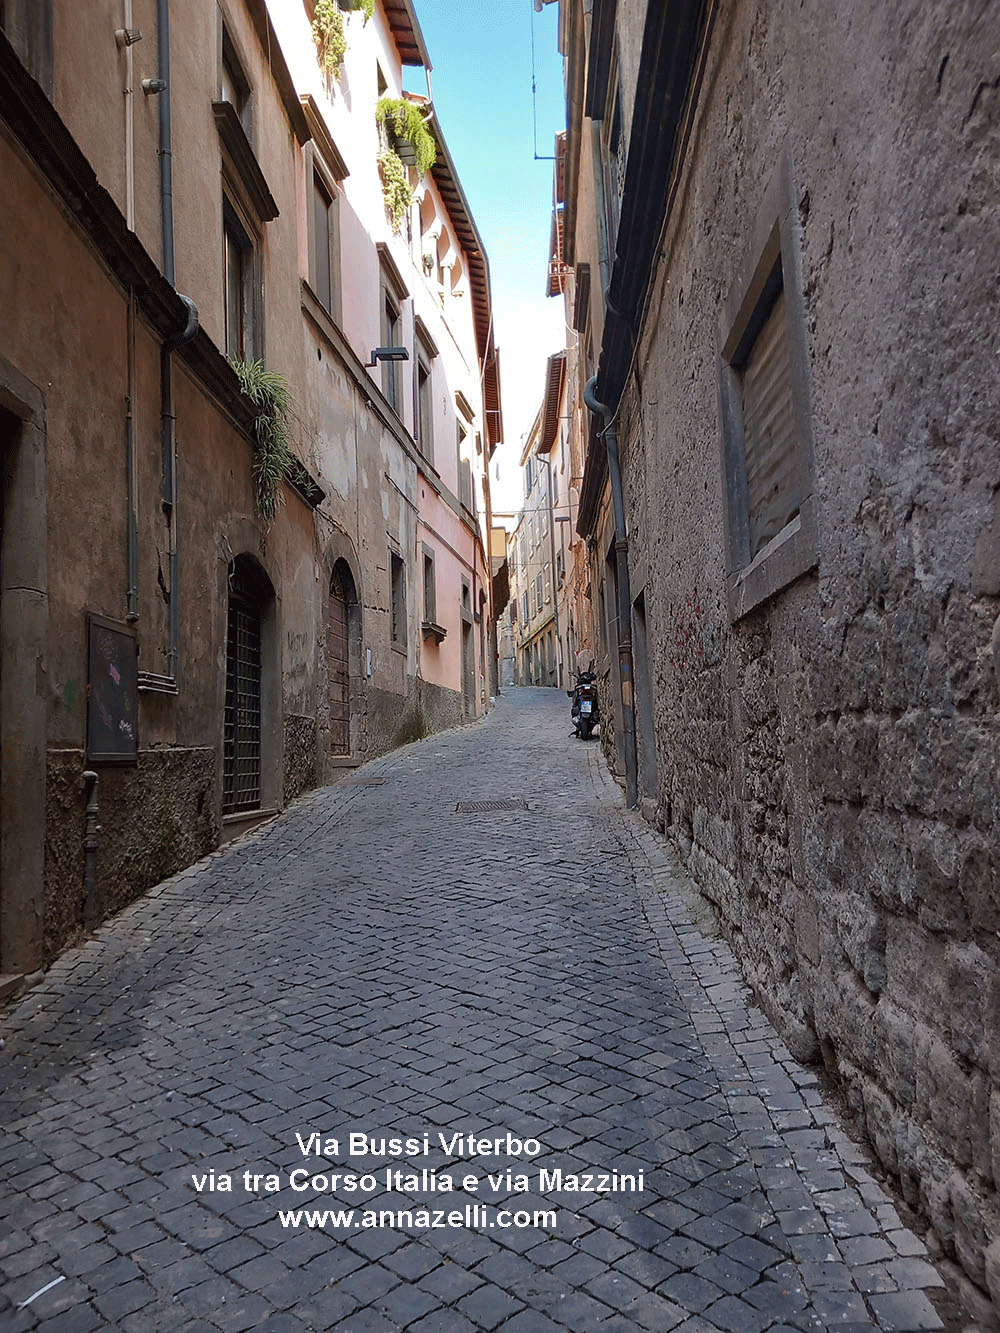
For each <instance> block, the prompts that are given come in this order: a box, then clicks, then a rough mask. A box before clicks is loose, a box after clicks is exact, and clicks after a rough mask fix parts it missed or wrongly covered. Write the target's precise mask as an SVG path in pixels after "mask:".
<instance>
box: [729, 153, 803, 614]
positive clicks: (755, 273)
mask: <svg viewBox="0 0 1000 1333" xmlns="http://www.w3.org/2000/svg"><path fill="white" fill-rule="evenodd" d="M776 284H780V285H779V286H777V289H776ZM782 289H783V291H784V295H785V319H786V330H785V331H786V336H787V342H788V349H789V361H790V365H789V384H790V389H791V398H792V417H793V424H794V432H795V439H796V444H797V447H796V451H795V464H794V475H795V478H796V486H797V490H798V494H799V495H800V496H801V500H800V503H799V512H798V513H797V514H796V515H795V516H794V517H793V518H792V519H791V520H790V521H789V522H788V523H787V524H786V525H785V526H784V527H783V528H782V530H781V531H780V532H779V533H777V534H776V536H774V537H773V538H772V539H771V540H770V541H769V542H768V543H767V544H766V545H765V546H764V547H763V549H762V550H761V551H759V552H758V553H757V555H756V556H753V557H751V552H750V519H749V501H748V497H747V480H746V441H745V437H744V426H743V407H742V376H741V373H740V369H739V367H740V366H741V365H743V364H745V362H746V359H747V357H748V355H749V354H750V352H751V351H752V348H753V342H754V340H755V338H756V336H757V333H758V332H759V330H760V327H761V325H762V324H763V321H764V319H765V318H766V317H767V314H768V313H769V311H770V309H771V307H772V306H773V302H774V299H775V297H776V294H777V291H780V290H782ZM718 338H719V410H720V424H721V441H720V442H721V453H722V460H721V461H722V475H723V485H724V490H725V495H726V545H727V564H726V591H727V599H728V605H729V617H730V620H731V621H732V622H733V623H735V622H736V621H738V620H740V619H741V618H742V617H743V616H745V615H747V614H748V613H749V612H751V611H752V610H754V608H756V607H758V606H760V605H761V604H762V603H763V602H765V601H767V600H768V599H769V598H771V597H773V596H774V595H775V594H776V593H778V592H780V591H781V590H782V589H783V588H786V587H788V586H789V584H791V583H793V582H795V580H796V579H798V578H800V577H801V576H802V575H803V574H805V573H807V572H808V571H809V570H811V569H813V568H814V567H815V566H816V564H817V562H818V550H817V531H816V498H815V489H814V470H813V435H812V416H811V411H810V406H809V347H808V340H807V334H806V317H805V301H804V298H803V282H802V259H801V243H800V226H799V218H798V207H797V204H796V192H795V178H794V173H793V170H792V157H791V150H790V148H789V146H788V145H787V144H786V145H785V146H784V147H783V149H782V152H781V156H780V159H779V162H778V165H777V167H776V168H775V170H774V172H773V174H772V176H771V179H770V180H769V182H768V184H767V188H766V189H765V191H764V197H763V200H762V202H761V205H760V208H759V209H758V211H757V215H756V217H755V218H754V222H753V226H752V230H751V239H750V242H749V244H748V245H747V247H746V249H745V251H744V253H743V257H742V260H741V262H740V265H739V269H738V271H737V275H736V278H735V279H734V281H733V284H732V286H731V287H730V290H729V293H728V295H727V297H726V299H725V301H724V302H723V306H722V311H721V314H720V317H719V327H718Z"/></svg>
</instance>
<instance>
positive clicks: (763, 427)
mask: <svg viewBox="0 0 1000 1333" xmlns="http://www.w3.org/2000/svg"><path fill="white" fill-rule="evenodd" d="M743 431H744V440H745V444H746V468H747V502H748V508H749V519H750V558H751V559H753V557H754V556H755V555H757V553H758V552H759V551H760V550H761V548H762V547H764V546H766V545H767V543H768V542H769V541H770V540H771V538H772V537H776V536H777V534H778V533H779V532H780V531H781V530H782V528H783V527H785V525H786V524H787V523H789V522H791V520H792V519H793V518H794V517H795V515H796V514H797V513H798V512H799V506H800V505H801V503H802V496H801V494H800V492H799V482H798V468H797V465H796V457H795V449H796V440H795V428H794V416H793V412H792V387H791V364H790V360H789V350H788V328H787V320H786V314H785V293H784V290H783V289H782V291H780V292H779V294H778V299H777V300H776V301H775V303H774V308H773V309H772V311H771V313H770V315H768V317H767V319H766V320H765V322H764V324H763V326H762V327H761V330H760V333H759V334H758V335H757V338H756V340H755V342H754V345H753V347H752V348H751V350H750V354H749V356H748V357H747V360H746V363H745V365H744V367H743Z"/></svg>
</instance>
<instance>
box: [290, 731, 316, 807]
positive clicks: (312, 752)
mask: <svg viewBox="0 0 1000 1333" xmlns="http://www.w3.org/2000/svg"><path fill="white" fill-rule="evenodd" d="M284 774H285V782H284V792H283V797H282V799H283V803H284V804H285V805H287V804H288V802H289V801H294V800H295V799H296V797H298V796H301V795H302V793H303V792H307V791H311V790H312V788H313V787H315V786H316V783H317V781H318V778H317V754H316V719H315V718H314V717H300V716H298V715H296V714H294V713H286V714H285V747H284Z"/></svg>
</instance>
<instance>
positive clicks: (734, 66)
mask: <svg viewBox="0 0 1000 1333" xmlns="http://www.w3.org/2000/svg"><path fill="white" fill-rule="evenodd" d="M561 11H562V13H561V23H562V27H561V41H562V47H563V51H564V56H565V67H566V87H567V105H568V109H569V130H568V139H567V148H566V183H565V198H566V204H565V214H566V216H565V228H564V230H565V242H564V247H565V249H564V258H565V262H566V266H567V270H568V273H567V279H566V283H567V323H568V324H570V325H571V326H572V327H573V328H574V329H575V330H576V331H577V336H576V339H575V340H574V345H573V347H572V348H571V349H569V351H570V364H569V373H570V377H571V380H573V381H575V384H576V386H577V390H578V392H579V393H580V394H582V393H583V392H584V389H585V386H586V385H587V384H588V383H589V384H590V396H591V406H592V407H593V409H594V410H593V411H592V413H591V414H590V415H589V419H588V420H587V421H586V423H585V424H584V431H585V434H584V438H583V440H582V444H583V447H584V449H585V452H586V470H585V476H584V480H583V487H582V494H581V512H580V522H579V529H580V532H581V534H582V535H584V536H585V537H586V538H587V540H588V541H589V542H590V543H591V546H592V558H591V581H592V588H593V598H592V603H591V605H592V609H593V614H594V622H595V623H594V628H595V633H596V635H597V638H598V642H599V644H600V645H601V674H602V689H603V691H604V694H605V699H606V704H607V705H609V706H613V707H614V710H615V713H614V717H615V725H614V727H610V726H609V727H607V728H606V733H605V736H604V744H605V747H606V749H607V750H608V752H609V755H610V757H611V759H612V762H613V763H614V764H615V765H616V766H617V768H618V769H619V771H620V772H621V773H622V777H623V780H624V781H625V783H626V788H627V790H628V791H629V793H630V795H632V797H633V799H635V800H636V801H637V802H640V803H641V804H642V808H643V810H644V812H645V813H646V814H647V816H648V817H649V818H650V819H652V820H655V821H656V823H657V824H658V825H659V826H660V827H661V828H662V829H663V831H664V833H665V835H666V836H667V838H669V839H670V841H671V842H672V843H673V845H674V846H675V847H676V848H677V849H678V851H679V852H680V854H681V855H682V857H683V859H684V861H685V863H686V865H687V866H688V867H689V869H690V870H691V872H692V874H693V875H694V877H695V879H696V880H697V882H698V884H699V886H700V888H701V890H702V892H703V893H704V894H705V895H706V896H707V897H708V898H709V899H711V900H712V902H713V903H715V904H716V906H717V908H718V912H719V915H720V917H721V920H722V922H723V923H724V925H725V928H726V930H727V932H728V933H729V935H730V936H731V938H732V939H733V941H734V943H735V944H736V946H737V948H738V951H739V953H740V956H741V958H742V960H743V964H744V967H745V969H746V972H747V975H748V977H749V979H750V980H751V982H752V983H753V985H754V987H755V989H756V991H757V993H758V995H759V996H760V998H761V1001H762V1003H763V1004H764V1005H765V1007H766V1008H767V1009H768V1011H769V1012H770V1013H771V1014H772V1015H773V1016H774V1017H775V1018H776V1019H777V1021H778V1022H779V1024H780V1025H781V1027H782V1029H783V1031H784V1032H785V1034H786V1035H787V1037H788V1040H789V1042H790V1044H791V1046H792V1048H793V1050H794V1051H795V1052H796V1053H798V1054H799V1055H800V1056H802V1057H804V1058H810V1059H812V1058H819V1057H820V1056H822V1058H823V1059H825V1061H826V1063H827V1065H828V1066H829V1067H830V1069H831V1070H833V1071H834V1072H835V1073H836V1074H837V1076H838V1077H839V1078H840V1079H841V1080H842V1083H843V1086H844V1089H845V1091H846V1094H847V1096H848V1098H849V1100H850V1103H851V1105H852V1107H853V1109H854V1110H855V1112H856V1113H857V1115H858V1118H859V1120H860V1122H861V1124H862V1125H863V1127H864V1128H865V1130H866V1131H867V1134H868V1136H869V1138H870V1139H871V1141H872V1143H873V1144H874V1146H875V1149H876V1151H877V1152H878V1154H879V1156H880V1158H881V1159H882V1161H883V1162H884V1164H885V1166H886V1167H887V1168H888V1169H889V1170H890V1171H891V1172H893V1173H894V1174H895V1175H896V1176H897V1178H898V1180H899V1181H900V1183H901V1186H902V1189H903V1192H904V1195H905V1196H906V1198H907V1199H908V1200H909V1201H910V1202H911V1203H912V1204H913V1205H914V1206H916V1207H917V1208H918V1209H920V1210H921V1211H922V1212H923V1214H924V1215H925V1216H926V1217H927V1219H928V1220H929V1222H930V1225H931V1226H932V1228H933V1232H934V1234H935V1235H936V1237H937V1239H938V1241H939V1243H940V1245H941V1247H942V1249H943V1251H944V1253H945V1254H946V1255H947V1256H948V1257H950V1258H951V1259H952V1260H953V1261H954V1262H955V1264H956V1265H957V1266H958V1267H959V1268H960V1269H961V1270H962V1272H963V1273H964V1275H965V1278H966V1279H967V1280H968V1281H969V1282H970V1283H971V1284H972V1286H973V1287H974V1288H975V1289H976V1290H978V1291H980V1292H988V1293H989V1295H990V1296H992V1298H993V1299H994V1300H995V1301H996V1300H1000V1245H998V1237H1000V1198H998V1194H997V1189H998V1185H1000V968H998V961H1000V957H998V956H1000V944H998V928H1000V919H998V910H1000V908H998V902H1000V896H998V884H997V861H998V838H997V815H998V799H1000V766H998V760H997V756H998V753H1000V751H998V741H1000V734H998V705H1000V688H998V671H1000V650H998V643H1000V555H998V553H1000V541H998V533H1000V517H998V514H1000V510H998V507H997V504H998V502H997V495H998V493H1000V491H998V487H1000V443H998V442H1000V387H998V380H997V376H996V347H995V337H994V336H993V333H992V330H993V329H994V326H995V308H996V298H997V278H996V263H995V256H996V253H997V250H998V242H1000V202H998V201H1000V194H998V191H997V185H998V176H997V162H998V161H1000V152H998V150H1000V95H998V92H997V87H998V79H1000V65H998V59H1000V57H998V49H997V41H996V34H997V20H998V17H1000V15H998V11H997V7H996V6H995V5H993V4H989V5H985V6H984V5H977V4H972V3H956V4H950V5H944V4H939V3H938V4H932V5H924V4H916V3H906V4H902V5H895V6H891V7H878V6H876V7H874V8H871V7H869V8H868V9H866V10H865V11H864V13H863V14H862V13H861V11H859V10H855V9H852V8H851V7H846V8H845V7H843V6H841V7H837V6H834V7H830V6H824V5H821V4H818V3H813V2H812V0H806V3H804V4H800V3H797V2H796V3H794V4H792V3H785V2H783V0H779V2H778V3H774V4H761V3H755V2H754V0H747V2H746V3H743V2H741V3H736V4H731V5H721V6H720V5H716V4H712V3H707V2H706V3H702V2H701V0H685V3H680V4H676V5H656V4H652V3H649V4H646V3H642V2H640V0H617V3H616V0H594V3H593V5H585V4H584V3H582V0H562V3H561ZM584 288H586V291H587V295H586V297H585V296H583V295H581V292H582V290H583V289H584ZM581 303H584V304H585V309H581V308H580V306H581ZM593 377H596V378H593ZM619 478H620V490H619ZM616 492H617V495H618V496H620V500H621V510H622V513H621V518H620V519H619V520H618V521H617V522H616V516H615V500H616ZM621 556H624V557H625V559H624V560H622V559H621V558H620V557H621ZM623 578H625V579H627V596H626V597H625V598H623V597H622V589H623V582H622V580H623ZM623 601H624V602H625V603H626V604H627V608H628V613H627V614H625V615H622V614H621V613H620V612H619V609H618V608H619V606H620V605H621V603H622V602H623ZM970 1290H971V1288H970Z"/></svg>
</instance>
